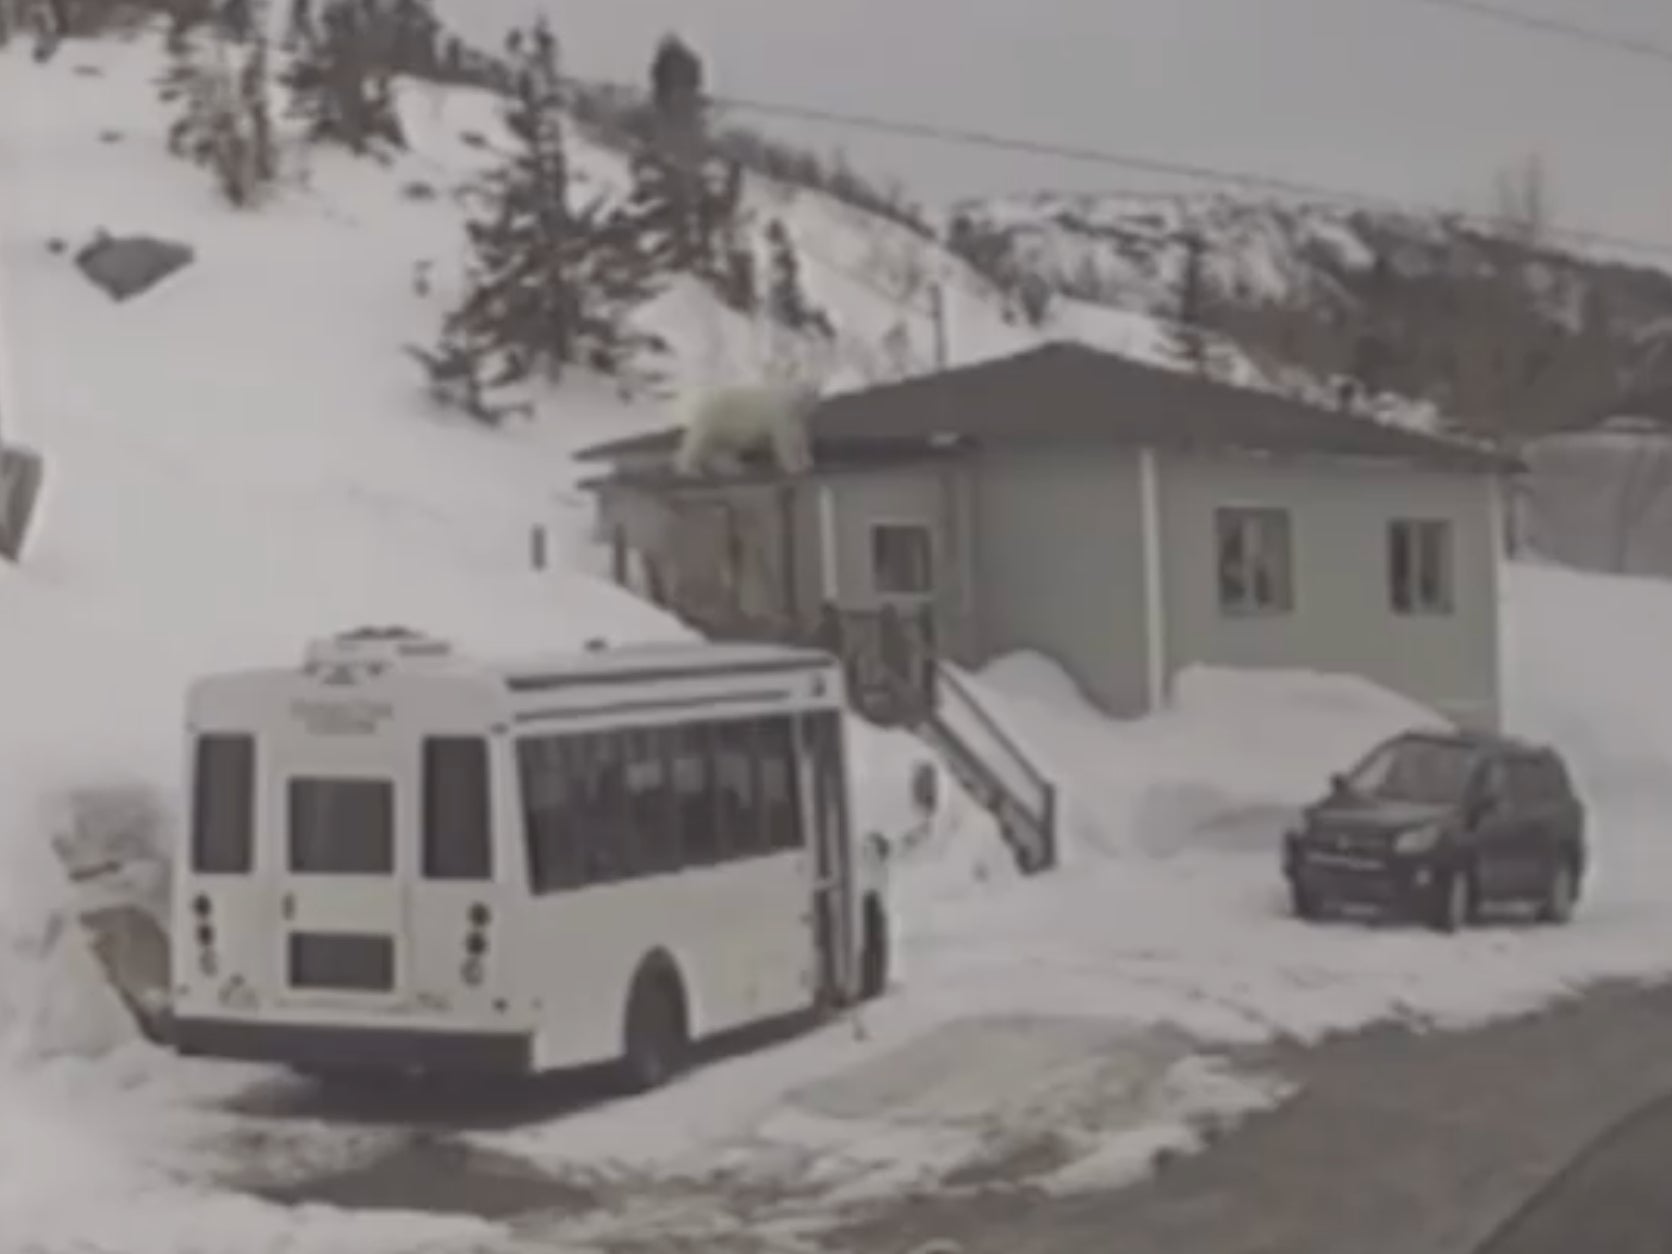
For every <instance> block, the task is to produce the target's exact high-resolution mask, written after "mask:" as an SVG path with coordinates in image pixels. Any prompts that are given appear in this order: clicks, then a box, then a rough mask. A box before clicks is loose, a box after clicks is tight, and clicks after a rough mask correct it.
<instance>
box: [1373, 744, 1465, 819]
mask: <svg viewBox="0 0 1672 1254" xmlns="http://www.w3.org/2000/svg"><path fill="white" fill-rule="evenodd" d="M1479 760H1480V755H1479V754H1478V753H1476V752H1475V751H1474V750H1473V749H1472V748H1470V747H1469V746H1468V745H1466V744H1463V743H1461V742H1458V741H1453V740H1444V739H1439V738H1436V737H1430V736H1401V737H1398V738H1396V739H1394V740H1389V741H1386V742H1384V743H1382V744H1381V745H1378V746H1377V747H1376V748H1375V749H1372V750H1371V751H1370V752H1369V753H1368V754H1367V755H1365V757H1364V758H1363V759H1362V760H1361V761H1360V762H1359V764H1358V765H1357V766H1355V767H1353V769H1352V770H1351V771H1349V772H1347V788H1348V790H1349V791H1350V792H1351V793H1353V794H1355V795H1357V796H1361V797H1376V798H1378V799H1380V800H1383V801H1408V802H1412V803H1414V804H1417V805H1446V804H1449V803H1451V802H1454V801H1456V800H1458V799H1459V798H1460V797H1462V796H1463V794H1464V793H1465V792H1466V791H1467V789H1468V787H1469V780H1470V779H1471V778H1472V777H1473V776H1474V773H1475V768H1476V764H1477V763H1478V762H1479Z"/></svg>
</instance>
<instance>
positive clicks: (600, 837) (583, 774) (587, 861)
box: [566, 734, 632, 884]
mask: <svg viewBox="0 0 1672 1254" xmlns="http://www.w3.org/2000/svg"><path fill="white" fill-rule="evenodd" d="M623 749H624V746H623V744H622V740H621V737H619V736H615V735H609V734H604V735H590V736H574V737H571V738H570V739H569V741H568V744H567V747H566V755H567V757H568V761H569V783H570V787H571V788H572V789H573V790H574V791H573V792H572V793H571V794H570V798H569V813H570V814H571V816H572V817H573V826H572V827H571V828H570V832H571V834H572V838H573V839H574V840H575V841H576V843H577V844H578V845H579V847H580V856H581V867H582V875H583V878H582V883H586V884H607V883H610V882H612V881H615V880H620V879H625V878H627V876H628V875H629V874H631V872H632V849H631V840H632V831H631V829H630V828H629V827H628V824H627V778H626V776H627V761H626V755H625V753H624V752H623Z"/></svg>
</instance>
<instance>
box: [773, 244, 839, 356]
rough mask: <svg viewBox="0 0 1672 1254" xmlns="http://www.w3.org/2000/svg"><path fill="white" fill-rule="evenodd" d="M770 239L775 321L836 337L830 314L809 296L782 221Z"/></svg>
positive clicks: (790, 326)
mask: <svg viewBox="0 0 1672 1254" xmlns="http://www.w3.org/2000/svg"><path fill="white" fill-rule="evenodd" d="M766 242H767V247H768V249H769V251H770V253H771V260H770V263H769V264H770V268H771V277H770V279H769V281H768V287H767V294H766V308H767V312H768V313H769V314H770V315H771V316H772V318H773V320H774V321H776V322H778V323H779V324H780V325H782V326H784V327H787V328H788V329H789V330H791V331H811V332H813V333H815V334H817V335H821V336H824V337H826V338H833V337H834V336H835V334H836V328H835V326H833V325H832V324H831V321H830V318H829V316H828V315H827V314H826V313H825V312H824V310H822V309H819V308H816V307H815V306H814V305H813V304H812V302H810V301H809V300H808V299H807V292H806V289H805V288H803V287H802V283H801V258H800V257H799V256H798V255H797V253H796V251H795V242H794V241H793V240H791V239H790V233H789V231H788V230H787V229H786V228H785V226H784V224H783V222H782V221H780V220H778V219H776V218H774V219H773V221H772V224H771V225H770V226H768V227H767V228H766Z"/></svg>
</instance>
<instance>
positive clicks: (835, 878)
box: [801, 711, 858, 1007]
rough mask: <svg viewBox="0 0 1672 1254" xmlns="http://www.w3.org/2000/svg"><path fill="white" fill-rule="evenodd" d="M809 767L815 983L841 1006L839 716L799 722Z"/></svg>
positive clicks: (843, 881) (849, 869)
mask: <svg viewBox="0 0 1672 1254" xmlns="http://www.w3.org/2000/svg"><path fill="white" fill-rule="evenodd" d="M801 730H802V737H803V739H802V743H803V746H804V748H805V751H806V757H807V761H808V762H809V764H810V767H811V771H812V789H811V792H810V796H811V799H812V825H811V828H810V833H811V838H812V842H813V859H812V862H813V963H814V968H813V987H814V990H815V991H816V993H817V996H818V1001H819V1004H820V1005H821V1006H827V1007H828V1006H837V1005H841V1004H842V1003H843V1002H844V1001H846V1000H847V999H848V997H849V996H850V994H851V992H852V990H853V989H854V987H855V979H854V958H855V943H854V922H855V920H856V919H857V917H858V914H857V903H856V902H855V901H854V899H853V894H854V884H853V872H854V868H853V845H852V842H851V840H850V839H849V822H850V818H849V815H848V793H847V787H846V772H845V769H844V768H845V763H844V762H843V757H842V749H843V746H842V724H841V715H840V714H838V713H836V712H835V711H822V712H820V713H818V714H812V715H808V716H807V717H806V718H804V719H803V720H802V726H801Z"/></svg>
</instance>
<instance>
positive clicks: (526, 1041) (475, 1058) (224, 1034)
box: [172, 1018, 534, 1076]
mask: <svg viewBox="0 0 1672 1254" xmlns="http://www.w3.org/2000/svg"><path fill="white" fill-rule="evenodd" d="M172 1037H173V1045H174V1048H175V1050H176V1051H177V1052H179V1053H181V1054H184V1055H186V1056H187V1057H196V1058H224V1059H228V1060H236V1061H239V1062H271V1063H280V1064H283V1065H285V1066H291V1067H296V1068H298V1069H299V1070H321V1071H327V1070H330V1071H336V1070H345V1071H350V1070H351V1071H365V1072H384V1073H410V1072H424V1073H447V1074H464V1075H494V1076H521V1075H528V1074H529V1073H530V1072H531V1071H532V1069H533V1061H534V1041H533V1037H532V1036H530V1035H529V1034H527V1033H524V1032H449V1031H441V1030H436V1029H423V1028H362V1027H326V1026H321V1025H317V1024H295V1023H251V1022H246V1021H241V1020H237V1019H201V1018H189V1019H188V1018H177V1019H176V1020H175V1021H174V1024H173V1031H172Z"/></svg>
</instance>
